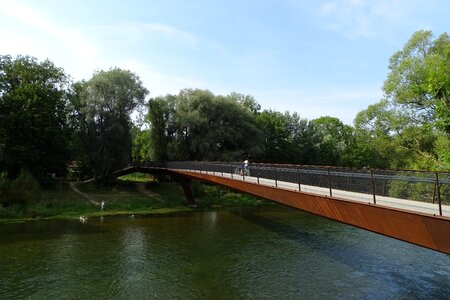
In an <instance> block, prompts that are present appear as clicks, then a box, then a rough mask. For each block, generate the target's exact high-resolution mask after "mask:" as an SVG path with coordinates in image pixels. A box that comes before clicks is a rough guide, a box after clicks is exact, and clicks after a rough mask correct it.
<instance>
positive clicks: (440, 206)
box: [436, 172, 442, 216]
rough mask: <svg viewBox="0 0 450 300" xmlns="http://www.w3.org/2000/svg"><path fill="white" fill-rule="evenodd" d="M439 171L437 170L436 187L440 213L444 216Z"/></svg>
mask: <svg viewBox="0 0 450 300" xmlns="http://www.w3.org/2000/svg"><path fill="white" fill-rule="evenodd" d="M438 174H439V173H438V172H436V188H437V198H438V204H439V215H440V216H442V203H441V188H440V187H439V175H438Z"/></svg>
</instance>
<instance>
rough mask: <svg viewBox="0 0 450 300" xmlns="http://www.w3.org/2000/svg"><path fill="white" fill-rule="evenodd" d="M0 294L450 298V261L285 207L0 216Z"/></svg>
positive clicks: (44, 296) (43, 296)
mask: <svg viewBox="0 0 450 300" xmlns="http://www.w3.org/2000/svg"><path fill="white" fill-rule="evenodd" d="M0 253H1V255H0V278H1V279H2V280H0V298H1V299H17V298H35V299H48V298H53V299H64V298H71V299H82V298H83V299H85V298H86V299H92V298H96V299H97V298H99V299H124V298H125V299H126V298H133V299H135V298H138V299H140V298H145V299H148V298H155V299H260V298H275V299H279V298H290V299H298V298H327V299H329V298H335V299H341V298H345V299H348V298H353V299H371V298H373V299H380V298H401V299H402V298H406V299H409V298H422V299H426V298H433V299H448V298H449V297H450V260H449V259H448V258H447V257H446V256H445V255H442V254H439V253H437V252H433V251H431V250H427V249H423V248H420V247H416V246H413V245H410V244H406V243H403V242H400V241H396V240H393V239H390V238H386V237H383V236H380V235H377V234H373V233H369V232H367V231H363V230H359V229H356V228H353V227H350V226H346V225H342V224H339V223H336V222H332V221H329V220H326V219H323V218H318V217H315V216H312V215H308V214H304V213H300V212H298V211H294V210H290V209H283V208H278V207H277V208H270V209H269V208H265V209H233V210H229V211H225V210H221V211H210V212H199V213H185V214H174V215H167V216H149V217H143V216H135V217H134V218H131V217H130V216H124V217H104V218H98V219H97V218H90V219H89V220H88V222H86V223H80V221H79V220H74V221H63V222H55V221H49V222H36V223H32V225H30V224H18V225H2V226H0Z"/></svg>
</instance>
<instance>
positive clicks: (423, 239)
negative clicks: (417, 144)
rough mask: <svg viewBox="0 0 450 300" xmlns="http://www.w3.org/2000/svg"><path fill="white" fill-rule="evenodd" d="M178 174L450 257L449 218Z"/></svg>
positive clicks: (194, 175)
mask: <svg viewBox="0 0 450 300" xmlns="http://www.w3.org/2000/svg"><path fill="white" fill-rule="evenodd" d="M176 173H179V174H183V175H185V176H188V177H190V178H193V179H197V180H201V181H205V182H209V183H215V184H219V185H222V186H226V187H229V188H232V189H234V190H237V191H240V192H244V193H248V194H251V195H255V196H258V197H262V198H265V199H268V200H271V201H275V202H278V203H280V204H283V205H287V206H290V207H294V208H297V209H300V210H303V211H306V212H309V213H313V214H316V215H319V216H322V217H326V218H329V219H332V220H335V221H339V222H342V223H346V224H349V225H353V226H356V227H359V228H362V229H366V230H369V231H373V232H376V233H380V234H382V235H385V236H389V237H392V238H396V239H399V240H402V241H405V242H409V243H412V244H416V245H419V246H422V247H426V248H429V249H433V250H436V251H439V252H442V253H446V254H450V219H448V218H444V217H439V216H435V217H433V216H428V215H425V214H420V213H411V212H407V211H402V210H398V209H393V208H387V207H383V206H378V205H374V204H370V205H369V204H364V203H359V202H353V201H348V200H342V199H337V198H333V197H325V196H318V195H312V194H308V193H303V192H296V191H290V190H284V189H280V188H274V187H269V186H262V185H258V184H254V183H249V182H245V181H238V180H233V179H229V178H223V177H217V176H212V175H207V174H201V173H193V172H186V171H177V172H176Z"/></svg>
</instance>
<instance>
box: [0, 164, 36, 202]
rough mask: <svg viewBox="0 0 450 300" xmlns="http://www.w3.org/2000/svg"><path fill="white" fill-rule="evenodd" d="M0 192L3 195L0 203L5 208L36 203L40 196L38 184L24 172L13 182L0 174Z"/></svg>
mask: <svg viewBox="0 0 450 300" xmlns="http://www.w3.org/2000/svg"><path fill="white" fill-rule="evenodd" d="M0 190H1V191H2V195H3V196H2V199H1V202H2V204H3V206H5V207H6V206H11V205H19V206H22V207H23V206H26V205H27V204H29V203H32V202H35V201H37V200H38V199H39V196H40V188H39V183H38V182H37V180H36V179H35V178H34V177H33V175H31V173H30V172H28V171H26V170H22V171H21V172H20V174H19V176H18V177H17V178H16V179H15V180H13V181H9V180H8V179H7V178H6V175H5V174H2V175H1V176H0Z"/></svg>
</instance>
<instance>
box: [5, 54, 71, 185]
mask: <svg viewBox="0 0 450 300" xmlns="http://www.w3.org/2000/svg"><path fill="white" fill-rule="evenodd" d="M69 92H70V91H69V81H68V77H67V76H66V75H65V73H64V71H63V70H62V69H60V68H57V67H55V66H54V65H53V63H52V62H50V61H49V60H45V61H43V62H38V61H37V60H36V59H35V58H32V57H29V56H18V57H16V58H14V59H13V58H11V57H10V56H0V169H1V170H6V171H7V173H8V175H9V177H10V178H16V177H17V176H18V174H19V171H20V170H21V169H22V168H27V169H28V170H30V172H31V173H32V174H33V175H34V176H35V177H36V178H37V179H38V180H40V181H44V180H46V179H47V177H48V176H49V175H50V174H52V173H56V174H58V175H63V174H65V172H66V163H67V160H68V151H67V144H68V126H67V122H66V121H67V120H66V117H67V103H68V95H69Z"/></svg>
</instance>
